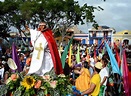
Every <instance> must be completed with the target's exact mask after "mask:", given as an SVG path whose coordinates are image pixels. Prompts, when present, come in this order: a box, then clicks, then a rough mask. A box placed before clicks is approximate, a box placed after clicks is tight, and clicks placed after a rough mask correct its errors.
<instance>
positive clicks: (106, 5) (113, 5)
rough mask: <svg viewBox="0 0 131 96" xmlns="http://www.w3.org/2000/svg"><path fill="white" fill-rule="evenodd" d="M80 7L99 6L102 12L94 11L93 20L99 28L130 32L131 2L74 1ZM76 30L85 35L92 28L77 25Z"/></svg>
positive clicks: (122, 0) (123, 0) (113, 0)
mask: <svg viewBox="0 0 131 96" xmlns="http://www.w3.org/2000/svg"><path fill="white" fill-rule="evenodd" d="M75 1H78V2H79V4H80V5H83V4H85V3H87V5H93V6H96V7H97V6H101V7H102V8H103V9H104V10H103V11H95V12H94V14H95V16H96V17H95V20H96V21H97V22H98V24H99V25H100V26H101V25H102V26H103V25H106V26H109V27H113V28H114V29H115V30H116V32H119V31H123V30H131V0H106V2H104V1H102V0H75ZM78 28H79V29H80V30H82V31H83V32H85V33H87V32H88V31H87V30H88V29H90V28H92V27H91V25H90V24H84V25H79V26H78Z"/></svg>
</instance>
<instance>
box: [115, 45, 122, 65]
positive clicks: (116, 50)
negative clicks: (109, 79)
mask: <svg viewBox="0 0 131 96" xmlns="http://www.w3.org/2000/svg"><path fill="white" fill-rule="evenodd" d="M114 49H115V54H116V61H117V63H118V66H119V67H120V65H121V59H120V55H119V53H118V48H117V45H116V44H115V43H114Z"/></svg>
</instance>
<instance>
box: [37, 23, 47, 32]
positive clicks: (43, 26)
mask: <svg viewBox="0 0 131 96" xmlns="http://www.w3.org/2000/svg"><path fill="white" fill-rule="evenodd" d="M45 28H46V24H45V23H40V24H39V30H40V31H43V30H44V29H45Z"/></svg>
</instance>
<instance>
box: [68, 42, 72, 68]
mask: <svg viewBox="0 0 131 96" xmlns="http://www.w3.org/2000/svg"><path fill="white" fill-rule="evenodd" d="M71 55H72V44H71V46H70V49H69V61H68V64H69V66H72V62H71Z"/></svg>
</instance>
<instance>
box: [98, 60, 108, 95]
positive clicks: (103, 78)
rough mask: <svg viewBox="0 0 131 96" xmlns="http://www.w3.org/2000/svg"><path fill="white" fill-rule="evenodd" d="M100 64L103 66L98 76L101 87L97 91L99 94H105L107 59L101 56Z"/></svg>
mask: <svg viewBox="0 0 131 96" xmlns="http://www.w3.org/2000/svg"><path fill="white" fill-rule="evenodd" d="M101 62H102V64H103V68H102V69H101V71H100V73H99V74H100V77H101V88H100V92H99V96H105V89H106V84H107V79H108V77H109V69H108V67H107V64H108V61H107V59H103V58H102V61H101Z"/></svg>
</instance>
